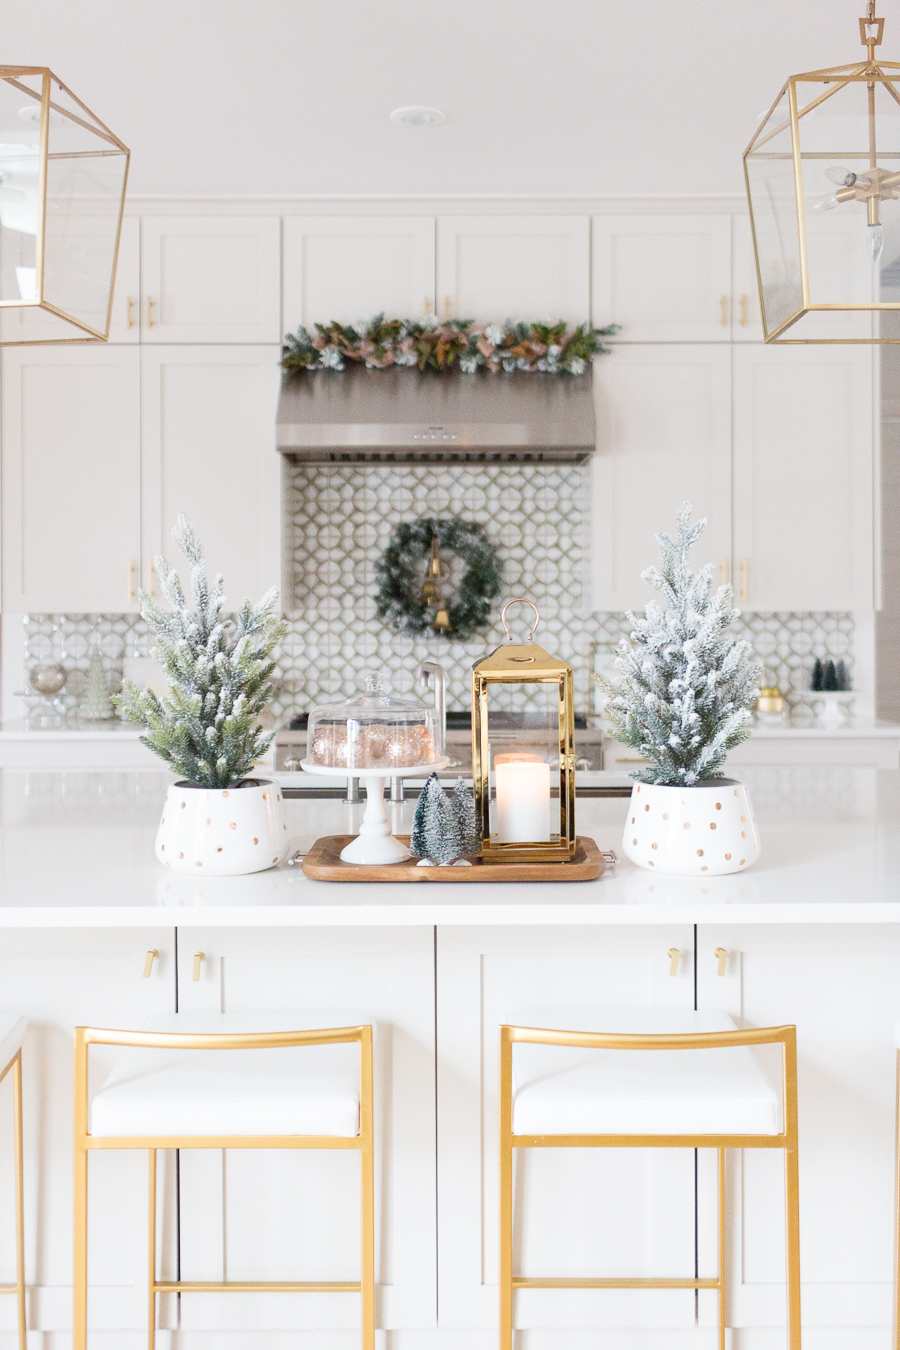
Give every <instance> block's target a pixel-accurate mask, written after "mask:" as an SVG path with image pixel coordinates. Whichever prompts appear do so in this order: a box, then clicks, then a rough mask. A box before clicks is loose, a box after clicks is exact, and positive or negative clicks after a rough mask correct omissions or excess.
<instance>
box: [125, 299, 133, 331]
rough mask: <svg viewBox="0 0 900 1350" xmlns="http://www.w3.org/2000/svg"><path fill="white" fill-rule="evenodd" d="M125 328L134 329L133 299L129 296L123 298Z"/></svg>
mask: <svg viewBox="0 0 900 1350" xmlns="http://www.w3.org/2000/svg"><path fill="white" fill-rule="evenodd" d="M125 327H126V328H133V327H134V297H133V296H130V295H126V297H125Z"/></svg>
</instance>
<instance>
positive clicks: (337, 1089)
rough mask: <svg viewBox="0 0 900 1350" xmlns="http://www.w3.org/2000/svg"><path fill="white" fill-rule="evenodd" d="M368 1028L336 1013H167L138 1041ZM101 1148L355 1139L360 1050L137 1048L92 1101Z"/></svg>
mask: <svg viewBox="0 0 900 1350" xmlns="http://www.w3.org/2000/svg"><path fill="white" fill-rule="evenodd" d="M366 1023H369V1024H370V1025H373V1024H372V1020H371V1018H368V1017H359V1016H350V1015H348V1016H346V1017H345V1016H342V1015H340V1014H338V1013H328V1014H327V1015H322V1016H318V1015H313V1014H308V1013H296V1014H293V1015H292V1014H290V1013H277V1014H270V1013H167V1014H162V1015H158V1016H155V1017H148V1019H147V1021H146V1022H145V1023H144V1025H143V1027H142V1028H141V1030H142V1031H162V1032H181V1033H183V1034H201V1035H210V1034H212V1035H226V1034H227V1035H233V1034H235V1033H240V1032H250V1031H257V1032H258V1031H311V1030H321V1029H324V1028H326V1027H350V1026H361V1025H364V1024H366ZM90 1131H91V1133H92V1134H94V1135H97V1136H98V1137H100V1138H110V1137H111V1136H117V1135H118V1136H123V1137H126V1136H131V1137H134V1136H139V1135H145V1136H157V1137H158V1136H162V1135H223V1134H226V1135H227V1134H231V1135H264V1134H330V1135H339V1136H340V1137H342V1138H352V1137H353V1136H355V1135H356V1134H358V1133H359V1044H358V1043H357V1042H349V1043H347V1044H340V1045H311V1046H289V1047H287V1048H275V1049H265V1050H159V1049H149V1048H144V1047H132V1048H131V1049H129V1050H127V1051H126V1052H125V1054H124V1055H123V1056H122V1058H121V1059H120V1060H119V1062H118V1064H117V1065H116V1067H115V1068H114V1069H113V1072H112V1073H111V1074H110V1076H109V1078H108V1079H107V1080H106V1082H105V1083H104V1085H103V1087H102V1089H101V1090H100V1092H98V1093H97V1095H96V1096H95V1097H94V1100H93V1103H92V1106H91V1117H90Z"/></svg>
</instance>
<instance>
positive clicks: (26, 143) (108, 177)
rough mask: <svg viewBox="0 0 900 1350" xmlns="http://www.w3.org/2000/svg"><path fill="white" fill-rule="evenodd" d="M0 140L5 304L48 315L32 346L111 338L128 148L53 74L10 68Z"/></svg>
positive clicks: (0, 262)
mask: <svg viewBox="0 0 900 1350" xmlns="http://www.w3.org/2000/svg"><path fill="white" fill-rule="evenodd" d="M42 95H43V96H44V101H43V104H42ZM0 142H2V144H0V177H2V183H0V305H2V306H3V307H4V308H5V309H6V310H7V311H8V310H10V309H12V310H15V309H20V310H21V309H25V308H28V309H32V310H33V308H35V307H37V308H39V309H40V310H41V311H42V314H41V329H40V334H39V336H37V337H32V339H31V340H32V341H54V342H59V341H67V340H68V341H80V342H83V341H85V340H90V338H92V337H93V338H105V337H107V335H108V332H109V315H110V307H111V303H112V293H113V285H114V282H115V268H116V260H117V253H118V244H119V234H120V229H121V219H122V209H123V205H124V200H125V184H126V179H127V174H128V159H129V154H128V150H127V148H126V147H125V146H124V145H123V144H122V142H121V141H119V140H118V138H117V137H116V136H114V135H113V133H112V132H110V131H109V130H108V129H107V128H106V127H105V126H104V125H103V124H102V123H101V122H100V121H99V120H98V119H97V118H96V117H95V116H94V115H93V114H92V113H91V112H90V111H89V110H88V109H87V108H85V107H84V105H83V104H82V103H81V102H80V101H79V100H78V99H77V98H76V97H75V95H73V94H72V93H71V92H70V91H69V90H68V89H67V88H66V87H65V85H63V84H62V83H61V82H60V81H59V80H57V79H56V77H55V76H54V75H52V74H51V72H50V71H48V70H39V71H32V72H30V73H26V74H23V73H22V72H20V71H14V68H11V67H0ZM4 317H5V325H4V331H3V340H4V342H14V343H15V342H22V341H23V337H22V336H21V335H19V334H17V333H16V331H15V328H14V327H12V326H11V322H10V321H11V319H12V318H13V315H11V314H9V313H7V314H6V315H5V316H4ZM24 340H28V339H24Z"/></svg>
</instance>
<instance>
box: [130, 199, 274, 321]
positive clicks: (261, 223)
mask: <svg viewBox="0 0 900 1350" xmlns="http://www.w3.org/2000/svg"><path fill="white" fill-rule="evenodd" d="M141 279H142V282H143V305H142V311H143V312H142V324H143V333H142V340H143V341H144V342H278V341H280V339H281V221H280V220H279V218H278V217H277V216H146V217H145V218H144V220H143V222H142V229H141Z"/></svg>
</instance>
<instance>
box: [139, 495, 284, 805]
mask: <svg viewBox="0 0 900 1350" xmlns="http://www.w3.org/2000/svg"><path fill="white" fill-rule="evenodd" d="M172 534H173V537H174V539H175V542H176V543H177V544H178V546H179V548H180V549H181V551H182V553H183V554H184V555H185V557H186V558H187V560H188V562H189V563H190V565H191V598H192V600H193V606H191V605H190V604H189V603H188V600H187V598H186V596H185V594H184V590H183V587H182V584H181V578H180V577H179V576H178V573H177V572H176V571H174V569H173V568H170V567H169V565H168V563H167V562H166V560H165V559H164V558H155V559H154V566H155V568H156V572H157V575H158V576H159V580H160V586H161V588H162V593H163V596H164V598H165V599H166V600H167V601H168V603H169V605H170V606H171V611H167V610H165V609H163V608H162V606H161V605H160V604H158V603H157V601H156V600H155V599H154V598H153V597H152V596H150V595H148V594H147V592H146V591H141V593H140V598H141V614H142V616H143V618H144V619H145V620H146V622H147V624H148V626H149V628H150V631H151V633H152V634H153V635H154V638H155V641H154V644H153V649H152V654H153V656H154V657H155V658H156V660H157V661H158V662H159V663H160V665H161V666H162V667H163V669H164V671H165V673H166V676H167V678H168V680H169V686H170V688H169V692H168V694H167V695H166V696H165V697H164V698H158V697H157V696H156V694H154V693H153V692H152V691H151V690H149V689H140V688H138V687H137V686H136V685H134V684H132V682H131V681H130V680H126V681H125V682H124V684H123V686H122V692H121V694H118V695H116V697H115V699H114V702H115V703H116V705H117V706H118V707H119V708H121V709H122V711H123V713H124V714H125V716H126V718H127V719H128V721H129V722H142V723H143V724H144V726H145V727H146V728H147V730H146V734H145V735H143V736H142V737H141V741H142V742H143V744H144V745H146V746H148V747H149V748H150V749H151V750H153V751H154V752H155V753H156V754H157V755H159V756H160V758H161V759H163V760H165V762H166V763H167V764H168V765H169V767H170V768H171V769H173V770H174V772H175V773H177V774H178V775H179V776H180V777H182V778H186V779H187V780H188V782H189V783H192V784H194V785H195V786H196V787H206V788H227V787H231V786H233V785H234V784H236V783H239V782H240V780H241V779H242V778H244V777H245V776H246V774H247V773H249V771H250V769H251V767H252V765H253V763H254V762H255V761H256V760H258V759H259V758H260V756H261V755H263V754H265V752H266V750H267V749H268V747H269V745H270V744H271V742H272V738H273V736H274V734H275V733H274V732H264V731H263V729H262V727H261V726H260V725H259V722H258V718H259V715H260V713H261V712H262V710H263V708H264V707H265V706H266V703H267V702H268V701H269V699H270V697H271V695H272V692H273V690H272V685H271V684H270V683H269V677H270V676H271V674H272V671H273V670H274V668H275V663H274V661H272V660H270V657H271V654H272V651H273V649H274V648H275V646H276V644H277V643H278V642H279V641H280V640H281V638H282V637H283V636H284V634H285V632H286V631H287V625H286V624H285V623H284V622H283V620H282V619H280V618H279V617H278V615H277V613H276V610H275V602H276V600H277V598H278V592H277V590H275V589H274V588H273V589H272V590H270V591H267V592H266V594H265V595H264V596H263V597H262V599H261V600H260V601H259V603H258V604H256V605H253V604H251V602H250V601H249V600H244V601H243V603H242V605H241V607H240V609H239V610H238V612H237V614H235V615H234V616H233V617H225V618H223V617H222V605H223V600H224V596H223V590H222V578H221V576H217V577H216V579H215V581H214V582H213V584H212V586H210V585H209V584H208V582H207V578H206V564H205V562H204V556H203V548H202V546H201V545H200V544H199V543H198V541H197V539H196V538H195V536H194V531H193V529H192V527H191V525H190V522H189V521H188V520H187V519H186V517H185V516H179V517H178V523H177V525H176V526H175V529H174V530H173V531H172Z"/></svg>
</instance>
